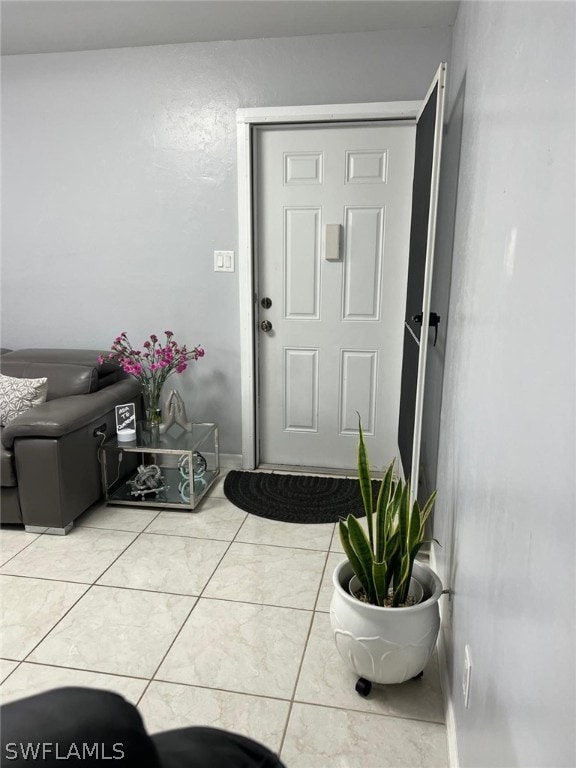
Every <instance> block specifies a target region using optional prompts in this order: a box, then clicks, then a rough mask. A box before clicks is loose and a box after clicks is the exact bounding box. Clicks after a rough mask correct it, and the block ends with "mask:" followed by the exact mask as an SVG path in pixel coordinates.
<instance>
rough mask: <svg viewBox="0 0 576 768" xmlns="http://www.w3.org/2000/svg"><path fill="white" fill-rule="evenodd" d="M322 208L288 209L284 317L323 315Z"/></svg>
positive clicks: (285, 241)
mask: <svg viewBox="0 0 576 768" xmlns="http://www.w3.org/2000/svg"><path fill="white" fill-rule="evenodd" d="M320 244H321V210H320V208H285V209H284V292H285V295H284V317H285V318H286V319H287V320H289V319H306V320H318V319H319V317H320Z"/></svg>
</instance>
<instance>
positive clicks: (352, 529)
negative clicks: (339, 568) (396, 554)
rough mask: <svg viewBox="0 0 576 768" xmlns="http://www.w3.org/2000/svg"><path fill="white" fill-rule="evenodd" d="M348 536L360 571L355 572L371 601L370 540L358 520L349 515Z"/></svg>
mask: <svg viewBox="0 0 576 768" xmlns="http://www.w3.org/2000/svg"><path fill="white" fill-rule="evenodd" d="M347 522H348V537H349V540H350V544H351V546H352V549H353V550H354V552H355V554H356V557H357V558H358V561H359V563H360V571H359V572H357V573H356V575H357V576H358V578H359V579H360V581H361V582H362V584H363V585H364V588H365V589H366V593H367V595H368V599H369V600H370V602H373V600H374V598H375V597H376V590H375V588H374V582H373V579H372V563H373V561H374V553H373V551H372V548H371V546H370V542H369V540H368V537H367V536H366V533H365V532H364V529H363V528H362V526H361V525H360V523H359V522H358V520H357V519H356V518H355V517H354V516H353V515H350V516H349V517H348V521H347Z"/></svg>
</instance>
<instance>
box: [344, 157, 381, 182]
mask: <svg viewBox="0 0 576 768" xmlns="http://www.w3.org/2000/svg"><path fill="white" fill-rule="evenodd" d="M387 162H388V153H387V151H386V150H385V149H381V150H374V151H367V150H364V151H363V150H348V151H347V152H346V183H347V184H385V183H386V171H387Z"/></svg>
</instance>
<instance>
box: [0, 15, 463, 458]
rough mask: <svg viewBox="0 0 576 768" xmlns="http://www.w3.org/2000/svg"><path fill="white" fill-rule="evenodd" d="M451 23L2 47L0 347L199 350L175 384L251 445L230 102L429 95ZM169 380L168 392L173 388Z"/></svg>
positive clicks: (204, 415)
mask: <svg viewBox="0 0 576 768" xmlns="http://www.w3.org/2000/svg"><path fill="white" fill-rule="evenodd" d="M449 48H450V30H448V29H446V30H440V31H432V30H425V29H421V30H407V31H402V30H395V31H393V32H390V33H379V32H374V33H358V34H348V35H332V36H322V37H304V38H286V39H275V40H252V41H242V42H224V43H207V44H196V45H175V46H159V47H151V48H135V49H122V50H112V51H95V52H86V53H69V54H49V55H29V56H9V57H3V59H2V64H3V72H2V79H3V91H2V108H3V109H2V113H3V114H2V118H3V125H2V150H3V158H2V160H3V162H2V174H3V175H2V185H3V266H2V299H3V301H2V343H3V344H4V346H9V347H12V348H18V347H24V346H27V347H28V346H63V347H67V346H68V347H75V346H76V347H94V348H107V347H108V346H109V344H110V343H111V341H112V339H113V338H114V336H116V335H117V334H118V333H119V332H120V331H122V330H125V331H127V332H129V335H130V337H131V338H132V340H133V341H134V343H136V344H141V343H142V341H143V340H144V339H145V338H146V337H147V335H148V334H149V333H151V332H156V333H159V332H160V333H161V332H163V331H164V330H165V329H168V328H169V329H171V330H173V331H174V332H175V334H176V338H177V340H178V341H181V342H184V341H185V342H187V343H188V344H189V345H192V344H197V343H202V344H203V345H204V346H205V347H206V350H207V354H206V357H205V358H204V359H203V360H201V361H200V362H198V363H195V364H193V365H192V370H191V372H186V373H185V374H184V375H183V377H181V379H179V380H178V379H172V381H171V384H172V383H177V385H178V388H179V389H181V390H182V391H183V393H184V395H185V399H186V400H187V401H188V403H189V405H190V407H189V413H190V415H192V416H193V417H195V418H201V419H206V420H209V419H210V420H216V421H218V422H219V424H220V428H221V447H222V450H223V451H225V452H228V453H239V452H240V450H241V434H240V363H239V330H238V328H239V303H238V280H237V275H238V273H237V272H236V273H235V274H232V275H230V274H222V273H220V274H215V273H214V272H213V260H212V252H213V250H214V249H218V250H220V249H232V250H236V249H237V234H236V233H237V195H236V191H237V190H236V123H235V119H236V109H237V108H239V107H258V106H277V105H294V104H319V103H339V102H362V101H387V100H404V99H418V98H422V97H423V96H424V94H425V93H426V90H427V87H428V84H429V82H430V80H431V79H432V76H433V74H434V72H435V71H436V69H437V67H438V64H439V63H440V61H442V60H444V59H446V58H447V56H448V53H449ZM168 388H170V385H169V387H168Z"/></svg>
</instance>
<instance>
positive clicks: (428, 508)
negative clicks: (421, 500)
mask: <svg viewBox="0 0 576 768" xmlns="http://www.w3.org/2000/svg"><path fill="white" fill-rule="evenodd" d="M435 501H436V491H434V492H433V493H432V494H431V496H430V498H429V499H428V501H427V502H426V503H425V504H424V506H423V508H422V511H421V512H420V527H421V533H420V535H421V536H423V535H424V526H425V525H426V521H427V520H428V517H429V516H430V512H432V507H433V506H434V502H435Z"/></svg>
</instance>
